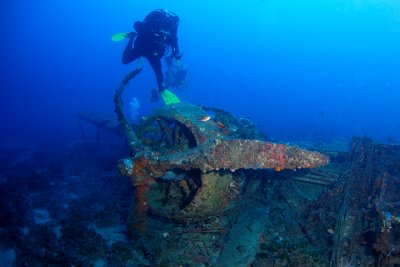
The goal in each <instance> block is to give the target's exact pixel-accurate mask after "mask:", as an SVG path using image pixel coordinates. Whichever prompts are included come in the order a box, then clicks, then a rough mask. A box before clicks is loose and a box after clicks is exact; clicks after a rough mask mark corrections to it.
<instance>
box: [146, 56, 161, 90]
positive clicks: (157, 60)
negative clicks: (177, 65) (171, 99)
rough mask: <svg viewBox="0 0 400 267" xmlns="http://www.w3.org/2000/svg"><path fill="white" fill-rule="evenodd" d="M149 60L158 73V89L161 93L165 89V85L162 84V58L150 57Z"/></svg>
mask: <svg viewBox="0 0 400 267" xmlns="http://www.w3.org/2000/svg"><path fill="white" fill-rule="evenodd" d="M147 60H148V61H149V63H150V65H151V67H152V68H153V71H154V73H155V74H156V80H157V86H158V91H159V92H160V93H161V92H162V91H164V89H165V88H163V85H162V84H163V81H164V75H163V73H162V69H161V58H159V57H148V58H147Z"/></svg>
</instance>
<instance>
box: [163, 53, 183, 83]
mask: <svg viewBox="0 0 400 267" xmlns="http://www.w3.org/2000/svg"><path fill="white" fill-rule="evenodd" d="M164 59H165V62H166V64H167V67H168V69H167V70H166V71H165V85H166V86H167V87H175V88H177V89H180V88H182V87H183V86H186V85H187V81H188V71H187V66H185V65H183V64H182V62H181V61H180V60H177V59H175V58H174V57H173V56H172V55H169V56H166V57H165V58H164Z"/></svg>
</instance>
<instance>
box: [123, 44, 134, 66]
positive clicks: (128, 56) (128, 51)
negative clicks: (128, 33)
mask: <svg viewBox="0 0 400 267" xmlns="http://www.w3.org/2000/svg"><path fill="white" fill-rule="evenodd" d="M133 40H134V38H130V39H129V41H128V43H127V44H126V46H125V49H124V53H123V54H122V64H128V63H130V62H132V61H133V60H135V55H134V53H133V51H134V49H133V47H132V45H133Z"/></svg>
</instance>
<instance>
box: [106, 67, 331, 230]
mask: <svg viewBox="0 0 400 267" xmlns="http://www.w3.org/2000/svg"><path fill="white" fill-rule="evenodd" d="M139 72H140V69H138V70H135V71H134V72H132V73H130V74H129V75H128V76H127V77H126V78H125V79H124V81H123V82H122V84H121V86H120V87H119V88H118V89H117V92H116V95H115V98H114V102H115V107H116V108H115V111H116V113H117V116H118V120H119V121H120V123H121V126H122V129H123V132H124V134H125V136H126V138H127V140H128V143H129V146H130V149H131V153H132V155H131V157H129V158H127V159H123V160H121V161H120V163H119V170H120V173H121V174H122V175H125V176H129V177H130V178H131V180H132V183H133V185H134V186H135V188H136V203H135V208H134V211H132V213H131V216H130V222H129V223H130V224H131V226H132V227H133V228H132V229H135V231H137V230H139V231H140V230H145V229H146V219H147V214H148V213H149V212H151V213H153V214H157V215H161V216H164V217H166V218H169V219H173V220H179V221H182V220H184V221H187V220H201V219H202V218H206V217H208V216H210V215H216V214H218V213H220V212H222V211H223V210H224V208H226V207H227V206H228V205H230V204H231V203H232V202H233V201H235V200H239V199H240V197H241V194H242V192H243V188H244V186H245V182H246V179H245V177H244V176H243V175H242V172H241V171H240V170H242V169H273V170H275V171H281V170H283V169H292V170H295V169H300V168H313V167H318V166H322V165H326V164H327V163H328V158H327V157H326V156H324V155H322V154H320V153H317V152H311V151H307V150H303V149H299V148H297V147H290V146H285V145H282V144H276V143H271V142H266V141H264V140H260V139H262V136H261V134H259V133H258V132H257V131H256V129H255V127H254V125H253V124H252V123H251V122H250V121H249V120H247V119H243V118H242V119H237V118H235V117H234V116H232V115H231V114H230V113H228V112H225V111H222V110H218V109H214V108H204V107H199V106H195V105H191V104H187V103H179V104H174V105H170V106H166V107H164V108H162V109H160V110H158V111H156V112H154V113H153V114H152V115H151V116H149V117H147V118H144V119H143V121H142V122H141V124H140V125H139V126H138V128H137V129H136V130H135V131H134V130H133V129H132V126H131V124H130V122H129V121H128V120H127V119H126V118H125V116H124V113H123V111H122V106H123V103H122V99H121V95H122V92H123V90H124V87H125V86H126V84H127V83H128V82H129V80H130V79H132V78H133V77H135V75H136V74H138V73H139Z"/></svg>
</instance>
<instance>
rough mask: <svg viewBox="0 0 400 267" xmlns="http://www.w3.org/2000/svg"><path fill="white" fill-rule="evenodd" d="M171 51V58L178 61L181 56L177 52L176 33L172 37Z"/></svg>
mask: <svg viewBox="0 0 400 267" xmlns="http://www.w3.org/2000/svg"><path fill="white" fill-rule="evenodd" d="M171 49H172V56H173V57H174V58H175V59H176V60H180V59H181V57H182V55H181V53H180V51H179V45H178V37H177V35H176V33H175V34H174V35H172V42H171Z"/></svg>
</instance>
